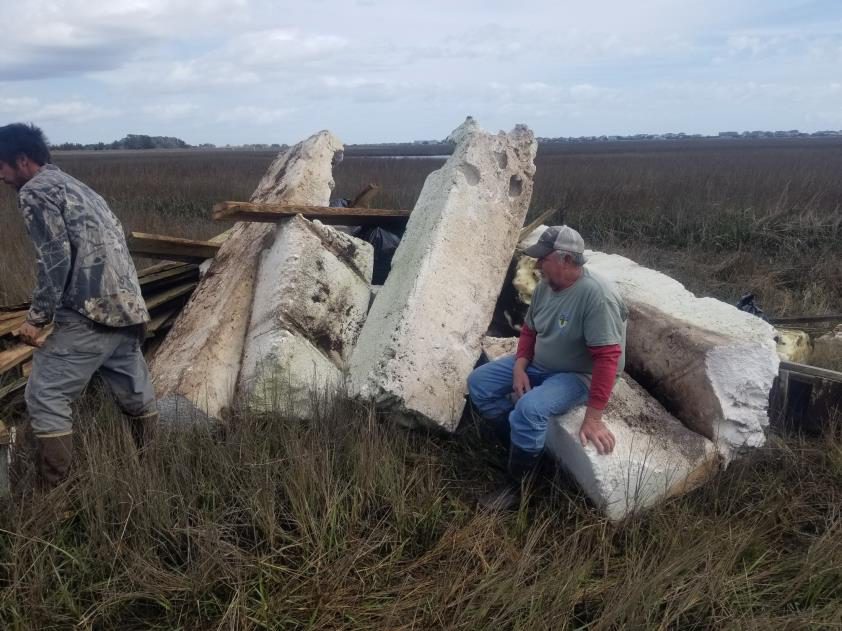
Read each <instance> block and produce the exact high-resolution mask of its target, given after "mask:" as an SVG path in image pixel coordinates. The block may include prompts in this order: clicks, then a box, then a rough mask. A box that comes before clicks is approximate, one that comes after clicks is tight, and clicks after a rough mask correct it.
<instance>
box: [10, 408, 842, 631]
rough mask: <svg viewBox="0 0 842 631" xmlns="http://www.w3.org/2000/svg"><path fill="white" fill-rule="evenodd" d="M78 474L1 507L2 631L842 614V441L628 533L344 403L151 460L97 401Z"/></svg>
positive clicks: (260, 423)
mask: <svg viewBox="0 0 842 631" xmlns="http://www.w3.org/2000/svg"><path fill="white" fill-rule="evenodd" d="M86 406H87V408H86V409H84V410H81V411H80V416H79V418H80V421H79V423H78V431H77V434H76V448H77V453H76V455H77V462H76V467H75V471H74V473H73V476H72V478H71V479H70V480H69V481H68V482H67V483H65V484H64V485H63V486H62V487H60V488H58V489H56V490H54V491H52V492H51V493H49V494H47V495H39V494H34V495H31V494H29V492H28V490H27V489H28V484H29V481H30V480H31V478H32V472H31V471H30V470H28V469H26V467H24V469H23V471H22V472H21V480H22V482H20V483H19V485H18V494H19V495H18V496H17V497H16V498H15V500H14V502H12V503H11V504H9V505H6V506H5V507H4V508H3V510H2V511H0V623H2V625H3V628H4V629H10V630H12V629H21V630H23V629H36V628H37V629H46V628H80V629H116V628H119V629H140V628H143V629H238V630H240V629H263V628H270V629H285V628H289V629H292V628H310V629H431V628H448V629H485V628H502V629H549V628H553V629H568V628H569V629H574V628H588V629H618V628H624V629H625V628H627V629H679V628H680V629H714V628H729V629H741V628H743V629H769V628H787V629H806V628H836V627H838V625H839V623H840V620H842V546H839V537H840V535H841V534H842V530H841V529H842V512H840V506H842V490H840V489H842V485H840V482H842V441H840V440H839V439H838V438H837V437H828V438H826V439H824V442H819V443H815V442H802V441H799V440H795V439H791V440H788V441H783V440H774V441H773V442H772V443H771V444H770V446H768V447H766V448H764V449H762V450H759V451H757V452H756V453H754V454H753V455H752V456H750V457H749V458H747V459H745V460H743V461H740V462H737V463H735V464H734V465H733V466H732V467H731V468H730V469H729V470H728V471H727V472H726V473H724V474H722V475H720V477H719V478H717V479H716V480H714V481H713V482H712V483H711V484H709V485H707V486H706V487H704V488H702V489H700V490H698V491H696V492H694V493H692V494H690V495H688V496H685V497H683V498H679V499H675V500H672V501H669V502H668V503H666V504H664V505H662V506H660V507H658V508H656V509H653V510H651V511H649V512H647V513H645V514H644V515H642V516H639V517H634V518H632V519H630V520H628V521H626V522H624V523H621V524H611V523H608V522H606V521H605V520H604V519H603V518H601V517H600V516H599V515H598V513H597V512H596V511H595V510H593V509H592V508H590V507H589V506H588V504H587V501H586V500H585V499H584V498H583V497H582V496H581V495H580V494H579V493H578V492H577V491H576V490H575V489H574V488H572V487H571V486H570V485H569V484H568V483H567V482H566V480H565V479H564V478H563V477H562V476H560V475H558V474H556V473H554V472H552V471H550V470H548V471H547V472H545V473H544V474H542V475H541V476H540V477H539V479H538V480H537V482H536V483H535V485H534V487H533V489H532V491H531V493H530V494H529V495H528V496H527V499H526V500H524V502H523V503H522V505H521V507H520V509H519V510H518V511H516V512H515V513H511V514H508V513H489V512H483V511H479V510H477V509H476V507H475V503H474V499H475V498H476V497H477V496H478V495H479V494H480V493H482V492H484V491H487V490H488V489H489V488H490V487H491V486H492V485H493V484H494V483H496V482H499V478H500V465H501V463H502V459H503V457H502V454H501V453H499V452H497V451H495V450H493V449H489V448H487V447H485V445H484V443H483V442H482V441H481V440H480V439H479V437H478V434H477V431H476V429H475V427H474V426H473V425H472V424H471V423H470V422H468V423H465V424H464V425H463V427H462V429H461V431H460V433H459V434H458V435H457V436H456V438H455V439H445V438H439V437H437V436H432V435H425V434H422V433H409V432H406V431H404V430H401V429H399V428H396V427H394V426H393V425H392V424H390V423H389V422H388V421H384V420H382V419H379V418H377V417H376V416H375V415H374V414H373V413H372V411H371V410H370V409H368V408H365V407H360V406H358V405H355V404H353V403H349V402H345V401H335V402H333V403H332V404H329V405H327V406H325V407H324V408H323V410H322V411H321V413H319V414H318V415H317V418H316V419H315V420H313V421H312V422H308V423H302V422H292V421H288V420H285V419H284V418H282V417H280V416H277V415H269V416H265V417H244V418H238V419H236V420H237V422H236V423H234V424H232V426H231V428H230V430H229V431H228V432H227V433H226V434H225V435H217V436H214V435H212V434H211V433H209V432H208V431H206V430H204V431H203V430H199V429H194V430H190V431H183V432H175V431H170V432H166V433H164V434H163V435H161V436H160V437H159V439H158V441H157V442H156V443H155V444H154V446H153V447H152V448H151V449H150V450H149V451H148V452H147V453H145V454H144V456H143V457H142V458H140V459H139V458H137V457H136V455H135V454H134V452H133V450H132V448H131V444H130V438H129V437H128V436H127V434H126V433H125V432H124V431H122V429H121V425H120V419H119V418H118V417H117V415H116V413H115V411H114V410H113V409H112V408H111V406H110V405H109V404H108V403H107V402H106V400H105V399H103V398H101V397H97V396H94V397H91V398H90V399H89V400H88V402H87V403H86Z"/></svg>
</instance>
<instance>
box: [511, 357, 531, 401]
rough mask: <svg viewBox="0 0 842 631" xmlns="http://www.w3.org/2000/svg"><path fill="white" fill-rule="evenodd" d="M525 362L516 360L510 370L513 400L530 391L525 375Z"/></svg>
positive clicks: (527, 377) (527, 376)
mask: <svg viewBox="0 0 842 631" xmlns="http://www.w3.org/2000/svg"><path fill="white" fill-rule="evenodd" d="M525 363H526V362H525V360H523V359H518V360H517V361H516V362H515V367H514V370H512V390H513V391H514V393H515V400H517V399H520V398H521V397H522V396H523V395H524V394H526V393H527V392H529V391H530V390H532V385H531V384H530V383H529V375H527V374H526V366H525Z"/></svg>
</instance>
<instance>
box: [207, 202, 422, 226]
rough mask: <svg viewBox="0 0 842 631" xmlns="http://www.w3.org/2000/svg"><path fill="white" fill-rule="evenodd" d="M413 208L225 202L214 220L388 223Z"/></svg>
mask: <svg viewBox="0 0 842 631" xmlns="http://www.w3.org/2000/svg"><path fill="white" fill-rule="evenodd" d="M411 212H412V211H409V210H387V209H383V208H330V207H327V206H290V205H286V204H253V203H250V202H222V203H220V204H216V205H215V206H214V207H213V219H214V221H256V222H264V223H274V222H277V221H281V220H283V219H286V218H287V217H293V216H295V215H302V216H303V217H306V218H307V219H311V220H312V219H318V220H319V221H321V222H322V223H323V224H326V225H334V226H336V225H339V226H369V225H378V226H388V225H402V224H405V223H406V221H407V219H409V215H410V213H411Z"/></svg>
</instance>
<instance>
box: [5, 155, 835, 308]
mask: <svg viewBox="0 0 842 631" xmlns="http://www.w3.org/2000/svg"><path fill="white" fill-rule="evenodd" d="M410 149H411V148H410ZM361 153H366V152H365V151H361ZM273 157H274V154H272V153H269V152H245V151H187V152H185V151H152V152H114V153H112V152H83V153H64V154H57V155H56V156H55V160H56V162H57V163H58V164H59V166H61V167H62V168H64V169H65V170H67V171H68V172H69V173H71V174H73V175H75V176H77V177H79V178H80V179H82V180H83V181H85V182H87V183H89V184H90V185H91V186H93V187H94V189H96V190H97V191H98V192H100V193H101V194H102V195H103V196H104V197H105V198H106V199H107V200H108V201H109V203H110V204H111V206H112V208H113V209H114V211H115V213H116V214H117V215H118V216H119V217H120V219H121V220H122V221H123V223H124V226H125V228H126V230H127V231H130V230H140V231H146V232H153V233H164V234H172V235H175V236H185V237H195V238H206V237H210V236H212V235H214V234H218V233H219V232H221V231H222V230H223V229H225V228H226V227H227V224H214V223H213V222H212V221H210V219H209V216H210V209H211V208H212V206H213V204H214V203H216V202H218V201H221V200H243V199H248V197H249V196H250V194H251V192H252V191H253V190H254V187H255V185H256V184H257V182H258V180H259V179H260V177H261V175H262V174H263V173H264V171H265V169H266V167H267V166H268V165H269V163H270V162H271V160H272V159H273ZM441 164H442V160H441V159H435V158H413V159H390V158H382V157H380V158H378V157H370V156H368V155H354V154H353V152H349V155H348V156H347V157H346V159H345V160H344V161H343V162H342V163H341V164H339V165H338V167H337V168H336V170H335V173H334V176H335V179H336V189H335V190H334V197H335V198H338V197H348V198H353V197H354V196H355V195H356V194H357V193H358V192H359V191H360V190H361V189H362V188H363V186H365V185H366V184H367V183H369V182H373V183H376V184H378V185H379V186H380V187H381V191H380V193H379V194H378V195H377V197H375V198H374V200H373V205H374V206H379V207H384V208H412V206H413V205H414V204H415V200H416V199H417V197H418V194H419V193H420V191H421V188H422V186H423V183H424V179H425V178H426V176H427V175H428V174H429V173H430V172H431V171H432V170H434V169H436V168H438V167H439V166H440V165H441ZM536 165H537V173H536V176H535V189H534V193H533V197H532V204H531V210H530V216H534V215H537V214H538V213H540V212H541V211H543V210H545V209H547V208H551V207H563V208H564V209H565V212H564V213H562V214H559V215H557V216H555V217H553V218H552V219H551V221H562V220H564V221H566V222H567V223H569V224H571V225H573V226H575V227H576V228H578V229H579V230H580V231H581V232H582V233H583V235H584V236H585V239H586V242H587V244H588V246H589V247H593V248H596V249H603V250H607V251H612V252H617V253H620V254H626V255H629V256H632V257H633V258H635V259H636V260H638V261H639V262H640V263H642V264H645V265H651V266H654V267H656V268H658V269H660V270H662V271H665V272H667V273H670V274H672V275H674V276H675V277H676V278H678V280H680V281H681V282H683V283H685V284H686V285H687V286H688V287H689V288H690V289H691V290H693V291H695V292H697V293H701V294H704V295H713V296H715V297H718V298H721V299H723V300H727V301H729V302H734V301H736V299H738V298H739V296H740V295H742V293H745V292H749V291H751V292H754V293H755V294H756V295H757V298H758V301H759V302H760V304H761V305H762V306H763V307H764V308H765V309H766V311H767V312H769V313H771V314H773V315H779V316H783V315H806V314H815V313H825V312H827V311H833V310H836V311H842V289H840V287H842V280H840V279H842V179H841V178H839V175H838V174H839V172H840V169H842V141H839V140H833V139H808V140H783V141H755V142H744V141H730V142H722V141H696V142H680V143H679V142H662V143H657V142H648V143H632V142H624V143H603V144H592V145H558V146H547V145H543V146H542V147H541V150H540V151H539V155H538V158H537V161H536ZM0 218H2V221H3V227H4V234H3V243H4V248H3V249H2V250H0V266H2V269H3V270H4V271H3V274H2V277H0V303H14V302H20V301H22V300H26V299H27V297H28V294H29V291H30V289H31V286H32V283H33V271H32V253H31V248H30V246H29V244H28V241H27V238H26V235H25V234H24V231H23V227H22V222H21V220H20V218H19V216H18V213H17V210H16V209H15V204H14V197H13V195H12V194H11V192H10V191H6V190H4V191H2V192H0Z"/></svg>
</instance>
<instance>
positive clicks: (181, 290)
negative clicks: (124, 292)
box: [146, 281, 199, 311]
mask: <svg viewBox="0 0 842 631" xmlns="http://www.w3.org/2000/svg"><path fill="white" fill-rule="evenodd" d="M198 284H199V283H197V282H195V281H191V282H189V283H183V284H181V285H176V286H175V287H173V288H172V289H167V290H166V291H162V292H161V293H160V294H155V295H154V296H150V297H149V299H147V301H146V308H147V309H149V310H150V311H151V310H152V309H155V308H157V307H160V306H161V305H165V304H167V303H168V302H170V301H171V300H175V299H176V298H180V297H181V296H185V295H187V294H189V293H191V292H192V291H193V290H194V289H196V285H198Z"/></svg>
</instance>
